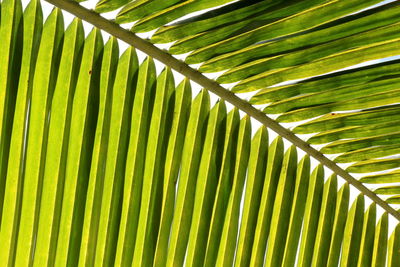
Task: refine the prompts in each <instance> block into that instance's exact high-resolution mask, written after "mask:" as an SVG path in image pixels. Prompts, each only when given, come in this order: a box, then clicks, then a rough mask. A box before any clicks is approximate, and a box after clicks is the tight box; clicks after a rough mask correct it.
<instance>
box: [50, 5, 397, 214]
mask: <svg viewBox="0 0 400 267" xmlns="http://www.w3.org/2000/svg"><path fill="white" fill-rule="evenodd" d="M46 1H47V2H49V3H51V4H53V5H55V6H57V7H59V8H60V9H63V10H65V11H68V12H69V13H71V14H73V15H75V16H76V17H79V18H80V19H82V20H85V21H87V22H89V23H90V24H92V25H94V26H95V27H97V28H99V29H101V30H103V31H105V32H107V33H109V34H111V35H113V36H114V37H116V38H118V39H120V40H122V41H124V42H126V43H128V44H130V45H132V46H133V47H135V48H136V49H139V50H140V51H142V52H144V53H145V54H147V55H148V56H150V57H152V58H154V59H156V60H158V61H160V62H162V63H163V64H164V65H166V66H169V67H170V68H172V69H174V70H175V71H177V72H179V73H181V74H182V75H184V76H185V77H187V78H189V79H190V80H192V81H194V82H196V83H197V84H199V85H201V86H202V87H204V88H205V89H207V90H209V91H210V92H212V93H214V94H216V95H217V96H219V97H220V98H221V99H223V100H225V101H227V102H229V103H231V104H232V105H234V106H235V107H237V108H238V109H240V110H242V111H243V112H245V113H247V114H248V115H249V116H250V117H252V118H254V119H256V120H258V121H259V122H260V123H262V124H263V125H265V126H266V127H268V128H270V129H271V130H273V131H274V132H276V133H277V134H279V135H280V136H282V137H283V138H285V139H286V140H288V141H290V142H291V143H292V144H294V145H295V146H297V147H298V148H300V149H301V150H303V151H304V152H306V153H307V154H309V155H310V156H312V157H313V158H314V159H316V160H318V161H319V162H320V163H321V164H322V165H324V166H326V167H327V168H329V169H331V170H332V171H333V172H334V173H335V174H336V175H338V176H340V177H342V178H343V179H345V180H346V181H347V182H348V183H349V184H351V185H352V186H354V187H355V188H357V189H358V190H359V191H360V192H361V193H362V194H364V195H365V196H367V197H369V198H370V199H371V200H372V201H374V202H375V203H376V204H378V205H379V206H380V207H381V208H383V209H384V210H385V211H386V212H388V213H389V214H391V215H392V216H393V217H395V218H396V219H397V220H399V221H400V213H399V212H397V211H396V210H395V209H394V208H393V207H391V206H390V205H389V204H388V203H386V202H385V201H384V200H383V199H381V198H380V197H379V196H377V195H376V194H375V193H374V192H372V191H371V190H369V189H368V188H367V187H365V186H364V185H363V184H362V183H361V182H359V181H358V180H357V179H355V178H354V177H353V176H352V175H350V174H349V173H348V172H346V171H345V170H343V169H342V168H341V167H339V166H338V165H337V164H336V163H335V162H333V161H332V160H330V159H328V158H327V157H325V156H324V155H323V154H322V153H321V152H319V151H318V150H316V149H315V148H313V147H311V146H310V144H308V143H307V142H305V141H303V140H301V139H300V138H299V137H297V136H296V135H295V134H294V133H292V132H291V131H289V130H288V129H286V128H284V127H283V126H281V125H280V124H279V123H278V122H276V121H275V120H273V119H271V118H270V117H268V116H267V115H266V114H265V113H263V112H261V111H260V110H258V109H256V108H255V107H253V106H252V105H251V104H249V103H248V102H247V101H245V100H243V99H241V98H239V97H238V96H236V95H235V94H234V93H232V92H231V91H229V90H227V89H225V88H224V87H222V86H221V85H220V84H219V83H217V82H215V81H213V80H211V79H209V78H207V77H206V76H204V75H203V74H202V73H201V72H199V71H197V70H195V69H193V68H191V67H190V66H189V65H187V64H186V63H183V62H181V61H180V60H178V59H176V58H174V57H173V56H171V55H170V54H168V53H166V52H164V51H163V50H161V49H159V48H157V47H156V46H154V45H153V44H151V43H150V42H148V41H145V40H143V39H141V38H139V37H138V36H137V35H135V34H134V33H132V32H130V31H128V30H126V29H124V28H122V27H121V26H119V25H118V24H116V23H114V22H112V21H109V20H107V19H105V18H103V17H102V16H100V15H99V14H97V13H96V12H94V11H91V10H88V9H86V8H84V7H82V6H80V5H79V4H78V3H76V2H74V1H72V0H46Z"/></svg>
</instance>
